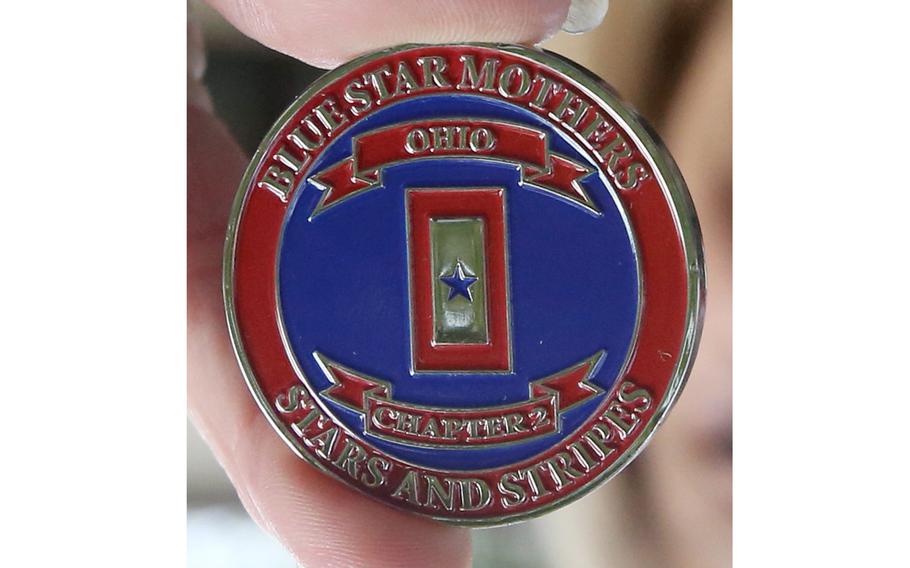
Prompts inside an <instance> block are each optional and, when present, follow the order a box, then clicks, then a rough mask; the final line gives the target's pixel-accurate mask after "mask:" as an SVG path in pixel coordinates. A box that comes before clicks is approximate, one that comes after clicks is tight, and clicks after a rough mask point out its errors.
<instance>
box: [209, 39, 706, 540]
mask: <svg viewBox="0 0 910 568" xmlns="http://www.w3.org/2000/svg"><path fill="white" fill-rule="evenodd" d="M703 295H704V270H703V261H702V250H701V242H700V236H699V230H698V223H697V220H696V217H695V212H694V210H693V207H692V204H691V202H690V198H689V195H688V193H687V190H686V187H685V184H684V182H683V179H682V177H681V175H680V173H679V171H678V170H677V168H676V165H675V164H674V162H673V160H672V158H671V157H670V156H669V154H668V153H667V151H666V150H665V149H664V148H663V146H662V145H661V144H660V142H659V141H658V140H657V139H656V137H655V136H654V134H653V133H652V132H651V130H650V129H649V128H647V127H646V126H645V125H644V124H643V123H642V121H641V119H640V118H639V117H638V116H637V115H636V114H635V113H634V112H633V111H631V110H629V109H628V108H626V107H625V106H624V105H623V104H622V103H621V102H620V101H619V100H618V99H617V97H616V95H615V94H614V93H613V91H612V90H611V89H610V88H609V87H607V86H606V85H605V84H604V83H602V82H601V81H600V80H599V79H597V78H596V77H594V76H593V75H592V74H590V73H589V72H587V71H585V70H583V69H581V68H579V67H577V66H576V65H574V64H572V63H570V62H567V61H566V60H565V59H562V58H560V57H558V56H556V55H554V54H551V53H547V52H545V51H541V50H537V49H530V48H525V47H518V46H502V45H484V44H468V45H442V46H426V45H410V46H402V47H398V48H394V49H389V50H385V51H382V52H379V53H375V54H372V55H368V56H365V57H361V58H359V59H357V60H355V61H352V62H350V63H348V64H347V65H344V66H342V67H340V68H338V69H336V70H334V71H332V72H330V73H328V74H326V75H325V76H324V77H322V78H321V79H319V80H318V81H317V82H316V83H315V84H313V85H312V86H311V87H310V88H309V89H308V90H307V92H305V93H304V94H303V96H301V97H300V98H299V99H297V100H296V101H295V102H294V103H293V104H292V105H291V107H290V108H289V109H288V110H287V111H286V112H285V113H284V115H283V116H282V117H281V118H280V119H279V120H278V122H277V123H276V124H275V126H274V127H273V128H272V129H271V131H270V132H269V133H268V135H267V136H266V138H265V140H264V142H263V143H262V145H261V146H260V147H259V150H258V151H257V152H256V155H255V157H254V158H253V160H252V163H251V164H250V166H249V168H248V169H247V172H246V174H245V176H244V178H243V181H242V183H241V186H240V191H239V193H238V195H237V198H236V201H235V204H234V209H233V213H232V217H231V222H230V227H229V232H228V237H227V245H226V251H225V265H224V296H225V306H226V311H227V318H228V323H229V327H230V332H231V336H232V339H233V342H234V347H235V350H236V353H237V357H238V360H239V362H240V365H241V367H242V370H243V374H244V376H245V378H246V381H247V383H248V385H249V388H250V390H251V391H252V393H253V396H254V397H255V398H256V401H257V402H258V404H259V406H260V407H261V409H262V411H263V412H264V414H265V415H266V417H267V418H268V419H269V421H270V422H271V423H272V425H273V426H274V428H275V430H276V431H277V432H278V434H279V435H280V436H281V437H282V438H283V439H284V440H285V442H287V444H288V445H289V446H290V448H291V449H292V450H293V451H294V452H296V453H297V454H298V455H299V456H300V457H301V458H303V459H305V460H306V461H308V462H310V463H311V464H313V465H315V466H316V467H318V468H319V469H321V470H322V471H324V472H326V473H328V474H330V475H332V476H334V477H336V478H338V479H339V480H341V481H343V482H345V483H348V484H350V485H352V486H354V487H356V488H358V489H359V490H361V491H363V492H365V493H367V494H369V495H371V496H373V497H375V498H378V499H381V500H382V501H385V502H386V503H389V504H391V505H394V506H396V507H400V508H403V509H407V510H410V511H413V512H415V513H419V514H422V515H427V516H430V517H433V518H436V519H440V520H444V521H451V522H457V523H464V524H473V525H490V524H498V523H504V522H511V521H515V520H519V519H522V518H527V517H529V516H533V515H537V514H540V513H542V512H544V511H547V510H550V509H553V508H554V507H556V506H558V505H560V504H564V503H567V502H569V501H571V500H572V499H575V498H577V497H579V496H580V495H582V494H584V493H585V492H586V491H588V490H590V489H591V488H592V487H594V486H595V485H597V484H598V483H599V482H602V481H605V480H607V479H609V478H610V477H611V476H613V475H615V474H616V473H617V472H618V471H619V470H620V469H622V468H623V467H624V466H625V465H627V464H628V463H629V462H630V461H631V460H632V459H633V458H634V457H635V456H636V455H637V454H638V453H639V452H640V451H641V449H642V448H643V446H644V444H645V443H646V442H647V441H648V439H649V438H650V437H651V436H652V434H653V433H654V431H655V428H656V427H657V425H658V424H660V423H661V421H662V420H663V418H664V416H665V415H666V413H667V411H668V410H669V409H670V407H671V406H672V405H673V403H674V401H675V400H676V398H677V397H678V395H679V393H680V390H681V389H682V387H683V384H684V382H685V380H686V377H687V375H688V372H689V369H690V368H691V366H692V361H693V357H694V353H695V349H696V345H697V343H698V338H699V334H700V329H701V321H702V310H703Z"/></svg>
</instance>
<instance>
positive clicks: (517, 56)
mask: <svg viewBox="0 0 910 568" xmlns="http://www.w3.org/2000/svg"><path fill="white" fill-rule="evenodd" d="M504 49H505V50H504ZM522 51H524V53H522ZM528 52H530V50H523V48H514V47H507V48H503V49H497V48H495V47H493V46H482V45H466V46H412V47H407V48H402V50H400V51H395V50H392V51H390V52H388V53H385V54H380V56H372V57H367V58H363V59H361V60H358V61H355V62H352V63H351V64H348V66H346V67H344V68H342V71H346V72H344V73H343V74H340V75H337V76H334V77H333V78H332V80H331V81H330V82H329V83H328V84H322V86H321V88H319V90H318V91H315V92H309V93H308V94H307V96H306V97H305V98H304V97H301V99H300V101H302V102H301V103H300V104H301V106H300V107H299V108H297V109H296V110H294V111H289V112H288V113H286V114H285V116H283V117H282V119H281V120H280V121H279V125H276V128H277V130H276V129H273V131H272V133H270V135H269V136H268V137H267V139H266V142H265V143H263V146H262V147H261V148H260V151H259V152H258V153H257V157H256V158H254V162H253V164H251V166H250V169H249V170H248V171H247V174H246V175H245V176H244V182H243V185H242V186H241V188H240V194H239V195H238V198H237V202H236V204H235V212H234V217H233V222H232V225H231V227H230V228H229V238H228V248H227V250H226V262H225V293H226V299H225V300H226V305H227V309H228V319H229V323H230V327H231V331H232V336H233V339H234V344H235V349H236V350H237V352H238V357H239V358H240V360H241V366H242V367H243V368H244V374H245V376H246V378H247V381H248V383H249V385H250V387H251V389H252V390H253V393H254V395H255V396H256V397H257V402H258V403H259V404H260V406H261V407H262V409H263V411H264V412H265V413H266V414H267V416H269V418H270V419H271V421H272V423H273V425H274V426H275V427H276V429H277V430H278V431H279V432H280V433H281V434H282V436H283V437H284V438H285V440H286V441H287V442H288V443H289V444H290V445H292V447H294V448H295V451H296V452H297V453H299V454H301V455H303V456H304V457H306V458H307V459H308V460H309V461H311V462H312V463H314V464H315V465H317V466H319V467H320V468H321V469H323V470H325V471H327V472H329V473H331V474H333V475H334V476H336V477H337V478H339V479H342V480H344V481H346V482H348V483H350V484H352V485H354V486H355V487H357V488H358V489H360V490H362V491H365V492H367V493H369V494H371V495H373V496H375V497H377V498H379V499H381V500H383V501H385V502H387V503H390V504H393V505H395V506H398V507H403V508H406V509H410V510H413V511H416V512H418V513H421V514H424V515H430V516H433V517H434V518H438V519H441V520H447V521H454V522H459V523H469V524H497V523H501V522H508V521H510V520H516V519H519V518H523V517H528V516H533V515H535V514H539V513H540V512H543V511H544V510H547V509H550V508H552V506H554V505H555V504H556V503H564V502H566V501H568V500H571V499H572V498H574V497H577V496H579V495H580V494H583V493H584V492H585V490H586V489H590V488H591V486H592V485H593V484H592V483H591V482H592V481H594V480H595V479H597V478H602V479H599V481H603V480H604V479H606V478H608V477H610V476H612V475H613V474H615V473H616V472H617V471H618V469H619V468H617V467H614V462H618V463H619V464H620V466H623V465H625V464H626V463H627V462H628V461H630V460H631V458H632V457H634V455H635V454H637V452H638V451H640V449H641V446H642V440H639V439H638V438H639V437H641V436H645V437H649V436H650V434H651V433H652V431H653V428H654V427H656V425H657V424H656V422H658V421H659V419H660V418H661V415H662V414H663V413H665V412H666V411H667V410H668V409H669V406H670V405H671V404H672V402H673V401H674V399H675V396H676V395H677V394H678V391H679V389H681V387H682V382H683V381H684V380H685V376H686V374H687V372H688V368H689V366H690V364H691V357H690V356H689V355H685V356H684V343H686V344H687V345H686V347H687V349H689V350H691V351H694V348H695V344H696V343H697V337H698V330H699V328H700V320H701V317H700V311H701V303H702V300H701V294H702V293H703V289H702V286H703V281H702V280H701V278H702V272H701V254H700V239H699V237H698V230H697V225H695V224H694V222H693V225H694V227H692V228H691V230H692V231H694V237H693V238H695V239H696V241H698V242H697V243H696V245H695V249H694V250H695V251H696V255H695V258H689V259H687V257H686V250H685V247H684V243H683V241H682V237H681V232H680V228H679V220H678V219H677V210H678V208H680V207H690V204H689V203H688V196H687V195H685V196H683V197H682V199H685V200H686V202H685V203H681V204H680V203H676V204H675V206H674V203H672V202H671V201H670V198H669V197H668V195H667V194H666V193H665V191H664V190H663V189H662V187H661V184H660V182H659V179H658V178H659V177H660V178H666V177H667V176H668V172H667V171H665V170H658V169H657V168H656V167H655V162H654V161H653V160H652V159H649V157H650V156H652V155H653V153H654V151H653V148H652V149H651V151H650V152H647V153H646V152H643V146H642V145H641V144H642V143H641V142H640V137H641V136H642V131H641V130H640V129H638V131H637V132H632V131H631V130H630V129H629V128H627V127H626V126H625V125H624V124H623V122H622V121H617V120H616V118H615V114H614V110H613V109H612V108H611V107H607V106H606V105H605V104H601V103H600V102H598V100H597V99H596V98H595V97H593V96H591V94H590V91H589V89H588V88H587V87H586V86H585V85H584V84H583V83H580V82H579V81H578V80H576V79H575V78H573V77H572V76H569V75H566V74H565V73H563V72H560V71H557V69H556V68H554V67H551V66H549V65H544V64H542V63H540V62H538V61H537V60H536V59H539V58H546V57H548V58H549V59H551V60H552V61H551V62H550V61H548V62H549V63H553V64H556V63H559V64H561V66H562V67H563V68H564V67H566V64H565V63H563V62H562V61H561V60H559V59H558V58H557V57H554V56H551V55H550V56H548V55H546V54H545V53H543V52H539V51H537V52H534V54H535V58H530V57H526V56H525V54H527V53H528ZM462 54H473V55H475V56H477V58H478V60H481V59H482V58H483V57H485V56H491V55H492V56H496V57H498V58H500V59H501V60H502V65H503V66H505V65H508V64H511V63H519V64H521V65H523V66H525V67H527V68H528V69H530V70H531V71H532V72H534V73H537V72H539V73H543V74H546V75H549V76H552V77H554V78H558V80H559V81H560V82H561V83H562V84H565V85H569V86H571V87H572V89H573V90H574V91H576V93H577V94H578V95H580V96H582V97H583V98H584V99H586V100H587V102H589V103H590V104H591V105H592V106H593V107H594V108H597V109H598V110H600V111H601V113H602V114H603V115H604V116H605V117H608V120H610V121H611V122H612V123H614V124H616V125H617V127H618V128H619V129H620V131H621V132H622V133H623V135H624V137H625V138H626V140H627V141H629V142H630V144H631V145H632V146H634V148H633V152H634V156H633V158H635V159H639V160H642V161H644V162H645V163H648V164H649V168H650V169H651V171H652V172H653V173H654V174H656V175H652V176H651V177H650V178H648V179H646V180H644V181H642V182H641V184H640V185H639V186H638V187H637V188H636V189H634V190H630V191H622V190H620V191H619V192H618V193H619V198H620V200H621V202H622V204H623V206H624V207H625V210H626V212H627V215H628V218H629V222H630V224H631V226H632V230H633V233H634V234H635V236H636V239H637V241H638V247H639V259H640V269H641V278H642V286H643V290H644V293H643V294H642V298H643V305H642V308H641V316H640V326H639V335H638V338H637V342H636V345H635V346H634V348H633V349H634V354H633V356H632V360H631V362H630V364H629V365H628V367H627V371H626V373H625V375H624V376H623V377H620V378H619V379H618V380H617V381H616V387H614V390H613V392H612V393H611V394H610V395H609V396H608V397H606V398H605V399H604V403H603V406H602V407H601V408H600V409H599V410H598V412H595V413H594V414H593V415H592V418H591V419H590V420H589V421H588V422H586V423H585V425H584V426H582V427H581V428H579V429H578V430H576V431H575V432H574V433H573V434H572V435H571V436H569V437H568V438H566V439H565V440H563V442H561V443H559V444H557V445H556V446H555V447H553V448H551V449H550V450H548V451H547V452H544V453H542V454H539V455H537V456H535V457H533V458H531V459H528V460H525V461H524V462H522V463H518V464H512V465H510V466H506V467H500V468H494V469H489V470H483V471H474V472H456V471H439V470H433V469H430V468H424V467H417V466H413V465H410V464H405V463H404V462H402V461H400V460H398V459H396V458H394V457H392V456H389V455H388V454H384V453H383V452H380V451H378V450H376V449H375V448H372V447H370V446H369V445H367V444H366V443H364V442H362V441H359V439H358V441H359V444H360V445H361V446H362V447H364V449H365V450H367V452H369V454H370V455H374V454H378V455H382V456H384V457H385V458H386V459H388V460H389V461H390V462H391V463H392V464H393V466H392V469H391V471H390V473H389V479H388V482H387V483H385V484H384V485H382V486H380V487H379V488H369V487H366V486H364V485H363V484H361V483H358V482H357V481H355V480H353V479H351V478H349V477H347V476H346V475H345V472H343V471H341V470H339V469H337V468H334V467H333V465H332V464H331V462H330V461H329V460H326V459H324V458H323V457H321V456H320V455H318V454H317V453H316V452H314V450H313V448H312V447H308V446H306V445H305V444H303V443H300V440H299V438H298V439H297V440H296V442H295V440H294V438H295V435H294V434H293V432H292V431H291V430H290V425H291V424H292V423H294V422H296V421H297V420H299V419H300V418H301V416H302V415H303V414H304V413H303V412H300V411H298V412H295V413H290V414H281V413H278V412H277V411H276V410H275V406H274V401H275V399H276V397H277V396H279V395H280V394H282V393H286V392H287V391H288V389H289V388H291V387H292V386H294V385H299V384H300V380H299V379H298V378H297V373H296V372H295V369H294V366H293V364H292V362H291V360H290V359H289V357H288V353H287V352H286V350H285V347H284V344H283V341H282V337H281V332H280V328H279V322H278V313H279V310H278V307H277V305H276V294H275V290H276V282H275V276H276V262H277V252H278V246H279V242H280V232H281V228H282V223H283V220H284V216H285V213H286V210H287V207H288V202H282V201H280V200H279V199H276V198H275V195H274V194H272V193H270V192H269V191H267V190H264V189H259V188H256V186H255V183H252V182H255V180H257V179H258V178H259V176H260V175H261V173H262V172H263V171H264V169H265V168H266V167H268V166H269V165H270V164H271V163H273V161H272V159H270V158H269V157H271V156H273V154H274V152H275V151H276V150H277V148H278V146H279V145H280V144H281V143H282V142H283V141H284V140H285V137H286V136H287V134H288V133H289V132H290V131H291V130H292V129H293V127H294V125H295V123H296V122H297V121H299V120H300V119H301V118H302V117H304V116H306V115H307V114H308V113H310V112H312V111H313V109H314V107H315V106H316V104H318V103H319V102H321V101H322V100H324V97H325V96H326V95H329V96H332V97H334V98H335V99H336V100H338V101H341V100H343V92H342V89H343V88H344V86H345V85H346V84H347V83H348V82H349V81H350V80H351V79H353V78H356V77H358V76H362V75H363V72H364V71H366V70H367V69H373V68H375V67H377V66H379V65H382V64H388V65H390V67H391V68H392V69H395V67H396V66H397V64H398V62H399V61H402V60H403V61H407V62H408V63H409V64H410V65H411V66H412V68H417V67H418V65H417V63H416V61H415V60H416V59H417V58H418V57H421V56H427V55H439V56H444V57H446V59H447V60H448V61H449V63H450V64H457V61H458V56H459V55H462ZM337 73H338V72H336V74H337ZM586 82H587V83H588V84H591V83H592V82H593V81H592V80H590V79H589V80H588V81H586ZM451 90H454V89H451ZM443 92H447V91H446V90H444V89H437V90H434V91H433V93H443ZM473 94H478V93H476V92H474V93H473ZM531 94H533V91H532V93H531ZM414 96H420V92H419V91H418V92H417V93H415V94H410V95H402V96H401V97H399V98H398V99H396V100H404V99H406V98H409V97H414ZM491 96H493V97H494V98H501V97H498V96H496V95H491ZM295 104H297V103H295ZM380 108H381V107H380ZM523 108H529V107H527V106H526V105H525V106H524V107H523ZM530 110H533V109H530ZM367 114H369V113H367ZM541 115H543V116H546V113H545V112H542V113H541ZM363 116H365V115H363ZM363 116H361V117H357V119H353V120H351V121H350V122H349V123H348V125H346V126H350V124H352V123H353V122H355V121H356V120H358V119H360V118H362V117H363ZM550 121H551V124H553V125H554V126H555V127H557V128H563V130H564V131H566V132H568V133H569V134H570V135H571V136H573V138H574V139H576V140H578V139H579V138H578V136H577V134H574V133H573V131H571V130H569V129H567V128H565V127H563V126H562V125H560V124H559V123H558V122H556V121H553V120H552V119H550ZM346 126H343V127H341V128H342V130H343V129H344V128H346ZM339 133H340V132H339ZM652 143H653V141H652ZM596 158H597V157H596V156H595V159H596ZM598 161H600V160H598ZM670 167H672V168H673V171H672V172H669V173H670V174H672V175H677V176H678V173H677V172H676V171H675V165H673V164H672V160H671V161H670ZM305 175H306V171H304V172H301V174H299V175H298V177H297V182H298V183H299V180H301V179H302V178H303V176H305ZM679 182H680V183H681V179H680V180H679ZM683 193H685V192H683ZM676 199H677V200H679V199H681V198H680V196H676ZM289 201H290V199H289ZM693 217H694V215H693ZM692 221H693V220H687V221H686V222H692ZM231 237H233V239H232V238H231ZM231 245H233V246H231ZM691 250H692V249H691V248H690V251H691ZM691 256H692V253H691V252H690V257H691ZM689 264H691V265H692V267H691V268H688V265H689ZM692 273H696V276H697V278H698V282H697V285H696V286H692V282H691V281H690V277H692ZM690 294H694V295H696V296H697V298H690V297H689V295H690ZM693 305H695V306H696V307H695V312H696V316H694V317H693V315H692V314H693V307H692V306H693ZM693 327H694V329H693ZM681 359H683V360H682V361H681ZM627 379H632V380H634V382H635V384H636V385H638V386H641V387H644V388H646V389H648V391H650V393H652V395H653V397H654V401H653V403H652V404H651V406H650V408H649V409H648V410H646V411H645V412H644V413H643V414H642V415H641V419H642V421H641V426H640V427H639V428H638V429H637V430H636V431H635V432H633V435H630V436H629V437H627V438H626V439H625V440H623V441H622V442H621V443H619V444H618V445H616V446H615V447H616V448H617V451H614V452H613V453H612V454H611V455H610V456H608V457H607V458H606V459H605V460H603V461H601V462H600V463H599V464H598V465H597V466H595V467H594V468H592V469H591V470H590V471H588V472H587V473H585V474H584V475H583V477H581V478H579V479H576V480H575V481H574V482H572V483H571V484H570V485H567V486H565V487H563V488H562V489H561V490H558V491H556V490H553V487H550V489H551V493H550V494H549V495H544V496H542V497H541V498H539V499H538V500H536V501H533V502H532V501H531V500H530V499H529V500H528V502H527V503H525V504H523V505H521V506H517V507H512V508H505V507H504V506H503V504H502V503H501V502H500V500H499V499H498V498H494V503H493V505H491V507H489V508H486V509H484V510H482V511H481V512H461V513H449V512H446V511H442V510H435V511H434V510H427V509H426V508H423V507H419V506H415V505H413V504H411V503H410V502H408V501H402V500H398V499H394V498H391V497H390V494H391V493H392V492H393V491H394V489H395V488H396V487H397V485H398V483H399V482H400V480H401V479H402V476H403V475H404V474H405V473H406V472H407V471H410V470H416V471H418V472H420V473H421V474H423V473H427V474H431V475H436V476H440V477H442V476H444V477H449V478H453V479H459V478H482V479H484V480H485V481H487V483H488V484H489V486H490V488H491V489H493V490H494V494H495V488H496V486H497V483H498V482H499V479H500V476H501V475H502V474H504V473H506V472H509V471H515V470H518V469H520V468H522V467H525V466H528V465H531V464H534V463H538V462H541V461H542V460H544V459H546V458H548V457H552V456H553V455H555V454H557V453H558V452H560V451H566V448H567V447H568V446H569V445H570V444H571V443H572V442H573V441H576V440H578V439H579V438H580V437H581V436H582V435H583V434H584V433H585V432H586V431H587V430H588V429H590V427H591V425H592V424H593V423H594V422H596V421H598V418H599V416H600V414H601V413H602V411H603V408H604V407H605V406H606V404H607V403H608V402H609V401H611V400H614V399H615V397H616V392H615V391H616V389H617V388H618V387H619V385H621V384H622V382H623V381H624V380H627ZM671 387H672V388H671ZM310 395H311V396H312V397H313V398H314V399H315V398H316V396H315V393H310ZM656 413H657V414H656ZM336 426H338V429H339V437H338V440H337V442H336V448H337V447H341V446H342V445H343V443H344V439H346V438H347V437H349V436H351V434H350V433H348V432H347V431H346V430H345V428H344V426H342V425H341V424H340V423H338V424H336ZM355 439H357V438H355ZM605 472H606V473H607V474H606V475H603V474H604V473H605Z"/></svg>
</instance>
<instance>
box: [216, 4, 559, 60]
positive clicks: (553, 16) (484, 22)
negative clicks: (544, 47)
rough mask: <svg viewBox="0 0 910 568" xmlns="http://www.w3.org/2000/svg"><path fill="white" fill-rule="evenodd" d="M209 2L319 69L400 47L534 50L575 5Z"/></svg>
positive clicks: (249, 31) (270, 44)
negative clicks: (473, 44) (475, 44)
mask: <svg viewBox="0 0 910 568" xmlns="http://www.w3.org/2000/svg"><path fill="white" fill-rule="evenodd" d="M208 1H209V3H210V4H211V5H212V6H213V7H214V8H215V9H217V10H218V11H219V12H220V13H221V14H222V15H223V16H224V17H225V18H226V19H227V20H228V21H230V22H231V23H232V24H233V25H234V26H236V27H237V28H238V29H239V30H240V31H242V32H243V33H245V34H246V35H248V36H250V37H252V38H253V39H255V40H257V41H259V42H260V43H263V44H264V45H266V46H268V47H271V48H272V49H275V50H277V51H281V52H283V53H285V54H287V55H290V56H292V57H296V58H297V59H300V60H302V61H304V62H306V63H308V64H310V65H314V66H317V67H321V68H332V67H335V66H337V65H339V64H341V63H344V62H346V61H349V60H351V59H353V58H354V57H357V56H359V55H362V54H364V53H368V52H371V51H376V50H379V49H383V48H387V47H392V46H395V45H399V44H403V43H456V42H469V41H481V42H491V43H518V44H528V45H533V44H536V43H539V42H541V41H543V40H545V39H547V38H548V37H550V36H552V35H553V34H555V33H556V32H558V31H559V29H560V28H561V26H562V25H563V23H564V22H565V21H566V17H567V15H568V12H569V5H570V0H495V1H491V0H461V1H459V2H452V1H451V0H394V1H393V0H376V1H372V2H370V3H368V4H364V3H363V2H361V1H359V0H298V1H291V0H258V1H255V0H242V1H236V0H208ZM365 6H368V8H365Z"/></svg>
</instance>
